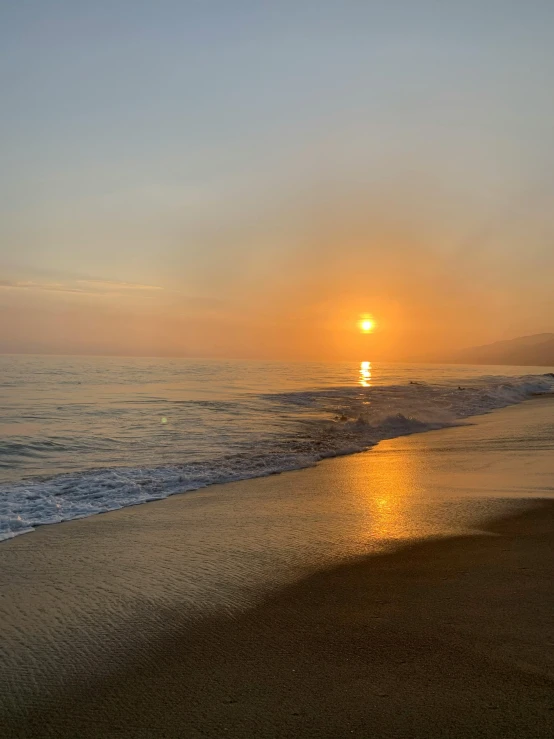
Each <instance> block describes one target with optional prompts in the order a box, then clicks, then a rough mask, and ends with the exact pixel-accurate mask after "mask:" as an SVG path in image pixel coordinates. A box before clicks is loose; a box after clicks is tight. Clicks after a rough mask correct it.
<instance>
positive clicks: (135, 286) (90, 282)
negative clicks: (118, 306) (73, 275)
mask: <svg viewBox="0 0 554 739" xmlns="http://www.w3.org/2000/svg"><path fill="white" fill-rule="evenodd" d="M1 289H3V290H32V291H35V290H36V291H46V292H61V293H78V294H83V295H110V294H119V293H120V292H121V291H125V292H150V291H154V290H163V288H162V287H160V286H159V285H141V284H139V283H134V282H121V281H118V280H103V279H92V278H91V279H79V280H67V281H65V282H37V281H35V280H0V290H1Z"/></svg>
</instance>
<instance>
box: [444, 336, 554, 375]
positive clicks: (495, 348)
mask: <svg viewBox="0 0 554 739" xmlns="http://www.w3.org/2000/svg"><path fill="white" fill-rule="evenodd" d="M452 361H455V362H460V363H462V364H465V363H467V364H521V365H535V366H537V367H551V366H554V334H534V335H533V336H520V337H519V338H517V339H510V340H508V341H496V342H495V343H494V344H485V345H484V346H474V347H472V348H470V349H463V350H462V351H460V352H457V353H456V355H455V356H454V357H453V358H452Z"/></svg>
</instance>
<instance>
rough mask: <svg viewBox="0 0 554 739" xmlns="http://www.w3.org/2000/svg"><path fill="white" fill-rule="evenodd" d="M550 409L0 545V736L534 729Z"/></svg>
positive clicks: (540, 667) (545, 654)
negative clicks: (1, 730) (0, 641)
mask: <svg viewBox="0 0 554 739" xmlns="http://www.w3.org/2000/svg"><path fill="white" fill-rule="evenodd" d="M549 401H550V399H543V400H542V401H541V400H540V399H537V400H534V401H533V402H532V403H528V404H522V405H521V406H517V407H511V408H508V409H505V410H502V411H497V412H495V413H492V414H490V415H489V416H481V417H478V418H476V419H472V420H474V421H475V422H474V423H473V425H472V426H462V427H456V428H453V429H448V430H441V431H431V432H428V433H425V434H419V435H414V436H411V437H402V438H397V439H394V440H390V441H387V442H382V443H381V444H380V445H379V446H378V447H376V448H374V449H372V450H371V451H369V452H367V453H365V454H358V455H353V456H350V457H341V458H336V459H333V460H328V461H326V462H323V463H321V464H320V465H318V466H317V467H315V468H311V469H308V470H301V471H298V472H291V473H284V474H282V475H279V476H274V477H268V478H259V479H256V480H249V481H245V482H240V483H231V484H228V485H225V486H214V487H213V488H208V489H206V490H204V491H199V492H198V493H187V494H184V495H180V496H173V497H171V498H168V499H165V500H163V501H159V502H155V503H147V504H145V505H142V506H136V507H133V508H126V509H122V510H120V511H116V512H111V513H107V514H102V515H98V516H94V517H91V518H86V519H81V520H75V521H71V522H68V523H66V524H59V525H53V526H45V527H41V528H39V529H38V530H37V531H36V532H34V533H32V534H29V535H25V536H20V537H16V538H15V539H12V540H10V541H8V542H4V543H3V544H2V545H0V572H1V573H2V576H1V577H2V589H1V598H0V623H1V624H2V633H3V637H4V638H3V641H2V645H1V647H0V652H1V653H2V654H1V656H2V659H1V660H0V723H1V724H2V726H3V736H6V737H14V738H15V737H45V738H46V737H56V738H57V737H60V738H63V737H76V736H78V737H112V736H113V737H181V736H187V737H189V736H190V737H206V736H207V737H219V736H236V737H247V736H248V737H251V736H267V737H289V736H295V735H296V736H323V737H341V736H358V737H365V736H368V735H375V736H380V737H381V736H383V737H386V736H391V737H424V736H453V737H458V736H460V737H461V736H471V737H474V736H486V737H490V736H492V737H496V736H498V737H521V736H533V737H543V736H545V737H546V736H550V735H551V732H552V721H553V719H554V712H553V711H552V710H551V709H552V707H553V704H552V677H553V670H552V664H553V659H554V654H553V644H552V640H551V638H550V636H549V626H550V625H551V624H550V622H551V613H552V611H553V608H554V603H553V599H552V585H551V582H552V575H553V574H554V573H553V572H552V563H553V562H554V557H552V553H553V552H554V502H553V501H551V500H540V499H541V498H547V497H548V496H551V495H552V491H553V488H554V484H553V480H554V475H553V472H554V470H553V467H552V465H553V462H552V453H551V450H552V435H551V430H552V408H553V406H552V404H551V402H549ZM462 492H463V495H464V496H465V497H462ZM214 530H215V531H217V532H218V536H217V539H213V538H210V536H211V535H213V532H214ZM256 537H257V538H256ZM200 606H201V607H200Z"/></svg>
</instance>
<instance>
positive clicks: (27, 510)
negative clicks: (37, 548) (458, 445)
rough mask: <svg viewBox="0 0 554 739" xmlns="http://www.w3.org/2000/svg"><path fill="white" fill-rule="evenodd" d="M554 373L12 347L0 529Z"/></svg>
mask: <svg viewBox="0 0 554 739" xmlns="http://www.w3.org/2000/svg"><path fill="white" fill-rule="evenodd" d="M547 371H548V368H521V367H469V366H453V365H446V366H440V365H399V364H396V365H392V364H388V365H387V364H380V363H371V362H369V361H367V362H362V363H358V364H354V363H343V364H335V363H327V364H323V363H278V362H271V363H270V362H222V361H198V360H185V359H152V358H123V359H122V358H105V357H91V358H83V357H38V356H1V357H0V377H1V381H0V408H1V411H0V481H1V484H0V539H2V538H10V537H11V536H14V535H17V534H19V533H25V532H27V531H31V530H32V529H33V527H34V526H36V525H38V524H42V523H55V522H58V521H62V520H68V519H73V518H79V517H82V516H88V515H93V514H95V513H100V512H104V511H107V510H114V509H117V508H120V507H126V506H128V505H134V504H136V503H141V502H145V501H148V500H153V499H159V498H165V497H167V496H168V495H172V494H174V493H177V492H183V491H187V490H195V489H198V488H201V487H205V486H206V485H209V484H212V483H219V482H228V481H233V480H240V479H246V478H249V477H260V476H264V475H268V474H272V473H276V472H281V471H284V470H290V469H299V468H303V467H309V466H312V465H314V464H316V463H317V462H318V461H319V460H321V459H324V458H326V457H331V456H337V455H342V454H348V453H352V452H357V451H362V450H364V449H367V448H369V447H371V446H373V445H375V444H376V443H377V442H379V441H380V440H382V439H386V438H393V437H397V436H402V435H405V434H412V433H416V432H419V431H426V430H429V429H436V428H443V427H447V426H452V425H456V424H459V423H463V422H464V419H467V418H468V417H470V416H472V415H475V414H480V413H486V412H487V411H490V410H493V409H495V408H500V407H505V406H507V405H511V404H514V403H519V402H520V401H522V400H525V399H527V398H529V397H530V396H531V395H533V394H536V393H548V392H551V391H552V390H553V389H554V382H553V378H551V377H549V376H546V374H545V373H546V372H547ZM500 372H501V373H502V374H499V373H500Z"/></svg>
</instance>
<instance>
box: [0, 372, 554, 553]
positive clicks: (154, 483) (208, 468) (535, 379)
mask: <svg viewBox="0 0 554 739" xmlns="http://www.w3.org/2000/svg"><path fill="white" fill-rule="evenodd" d="M553 390H554V379H553V378H552V377H550V376H547V375H541V376H538V375H527V376H522V377H485V378H480V380H479V381H472V382H471V383H469V384H467V385H460V386H458V385H456V384H455V383H452V382H450V383H448V384H444V385H441V384H427V383H425V382H412V383H408V384H393V385H384V386H381V387H370V388H364V387H359V386H358V387H340V388H327V389H323V390H313V391H296V392H286V393H277V394H271V395H263V396H255V402H254V400H252V398H249V399H245V401H244V403H245V406H246V405H248V408H249V414H250V416H249V418H254V417H256V418H257V419H258V421H257V423H258V424H260V425H263V421H264V418H267V419H269V418H270V417H272V416H274V415H275V414H277V415H278V416H279V417H282V418H286V421H287V423H286V424H285V425H283V429H282V432H281V433H272V434H270V435H267V436H263V435H261V436H260V434H259V433H257V432H256V431H255V430H254V431H253V432H252V433H250V435H244V434H243V436H242V437H241V442H240V444H239V445H235V447H234V448H233V449H232V451H231V453H223V454H220V455H215V456H213V457H211V458H209V459H206V458H204V459H198V460H193V461H186V462H184V463H179V462H178V460H177V463H172V464H163V465H148V466H144V467H139V466H132V467H131V466H112V467H105V468H100V469H88V470H83V471H77V472H72V473H68V474H60V475H55V476H50V477H47V478H44V477H31V478H28V479H24V480H20V481H16V482H10V483H5V484H2V485H0V540H1V539H8V538H11V537H13V536H16V535H18V534H23V533H28V532H30V531H32V530H33V529H34V528H35V527H36V526H39V525H43V524H50V523H58V522H61V521H66V520H71V519H76V518H83V517H85V516H92V515H94V514H97V513H102V512H106V511H112V510H116V509H118V508H123V507H126V506H131V505H136V504H139V503H144V502H147V501H152V500H158V499H161V498H166V497H168V496H170V495H174V494H176V493H182V492H186V491H191V490H197V489H199V488H203V487H206V486H207V485H211V484H214V483H223V482H229V481H233V480H243V479H247V478H252V477H260V476H265V475H270V474H275V473H278V472H284V471H286V470H292V469H301V468H305V467H309V466H313V465H315V464H316V463H317V462H318V461H320V460H321V459H324V458H327V457H332V456H337V455H344V454H352V453H355V452H360V451H363V450H366V449H368V448H370V447H371V446H373V445H375V444H376V443H378V442H379V441H380V440H382V439H386V438H393V437H397V436H403V435H406V434H412V433H418V432H422V431H427V430H430V429H439V428H445V427H448V426H452V425H457V424H460V423H463V421H464V419H466V418H468V417H470V416H473V415H478V414H482V413H487V412H489V411H491V410H494V409H497V408H502V407H505V406H508V405H512V404H515V403H519V402H521V401H523V400H526V399H528V398H530V397H532V396H533V395H537V394H545V393H551V392H552V391H553ZM253 407H254V408H255V413H254V411H253V410H252V408H253ZM212 410H213V409H212ZM239 411H240V408H239V410H237V411H236V413H239ZM264 414H266V415H265V416H264ZM222 431H223V429H222ZM212 432H213V430H212ZM32 452H33V450H31V453H32ZM175 455H176V456H178V447H177V446H176V447H175Z"/></svg>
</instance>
